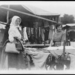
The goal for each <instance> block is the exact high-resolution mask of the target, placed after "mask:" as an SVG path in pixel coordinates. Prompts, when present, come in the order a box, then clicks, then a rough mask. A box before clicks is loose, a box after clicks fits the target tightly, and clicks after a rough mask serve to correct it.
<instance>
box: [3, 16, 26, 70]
mask: <svg viewBox="0 0 75 75" xmlns="http://www.w3.org/2000/svg"><path fill="white" fill-rule="evenodd" d="M20 23H21V18H20V17H18V16H13V17H12V19H11V23H10V28H9V30H8V40H9V42H10V43H15V42H16V41H15V37H16V38H18V39H19V40H21V39H22V35H21V32H20V31H21V30H22V29H21V27H20ZM20 47H21V46H20ZM20 49H22V47H21V48H20ZM17 52H18V53H19V51H18V50H17ZM18 53H6V52H5V54H6V57H5V62H4V66H6V68H8V67H9V68H17V69H19V68H25V62H24V60H23V57H22V54H18Z"/></svg>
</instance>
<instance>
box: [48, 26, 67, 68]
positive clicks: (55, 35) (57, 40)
mask: <svg viewBox="0 0 75 75" xmlns="http://www.w3.org/2000/svg"><path fill="white" fill-rule="evenodd" d="M51 28H52V29H51V30H50V31H49V40H50V46H63V45H64V42H65V41H66V33H65V31H63V30H62V26H61V25H57V26H56V28H55V27H54V25H52V27H51ZM50 52H51V54H52V55H53V57H54V58H53V59H52V60H55V58H58V57H59V55H62V52H63V51H60V50H59V51H57V50H54V51H50ZM52 63H53V62H52ZM54 63H55V61H54ZM58 64H59V65H58ZM53 65H54V64H53ZM56 67H58V68H57V69H62V68H63V65H62V63H59V62H58V63H57V66H56Z"/></svg>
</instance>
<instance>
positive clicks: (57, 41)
mask: <svg viewBox="0 0 75 75" xmlns="http://www.w3.org/2000/svg"><path fill="white" fill-rule="evenodd" d="M53 33H54V34H53ZM49 40H50V41H51V40H53V43H54V45H55V46H62V45H63V43H64V41H65V40H66V33H65V31H63V30H62V26H61V25H57V26H56V29H54V30H53V31H52V30H50V31H49Z"/></svg>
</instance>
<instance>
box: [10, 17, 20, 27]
mask: <svg viewBox="0 0 75 75" xmlns="http://www.w3.org/2000/svg"><path fill="white" fill-rule="evenodd" d="M17 19H20V20H21V18H20V17H19V16H14V17H13V18H12V19H11V23H10V25H12V26H13V25H14V26H16V20H17Z"/></svg>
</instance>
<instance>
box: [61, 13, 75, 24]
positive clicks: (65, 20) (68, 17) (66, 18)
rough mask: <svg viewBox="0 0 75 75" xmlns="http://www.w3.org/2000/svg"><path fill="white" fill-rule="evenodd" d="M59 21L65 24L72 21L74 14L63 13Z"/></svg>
mask: <svg viewBox="0 0 75 75" xmlns="http://www.w3.org/2000/svg"><path fill="white" fill-rule="evenodd" d="M60 19H61V22H62V23H63V24H67V23H74V22H75V21H74V16H73V15H68V14H64V16H63V17H61V18H60Z"/></svg>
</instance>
